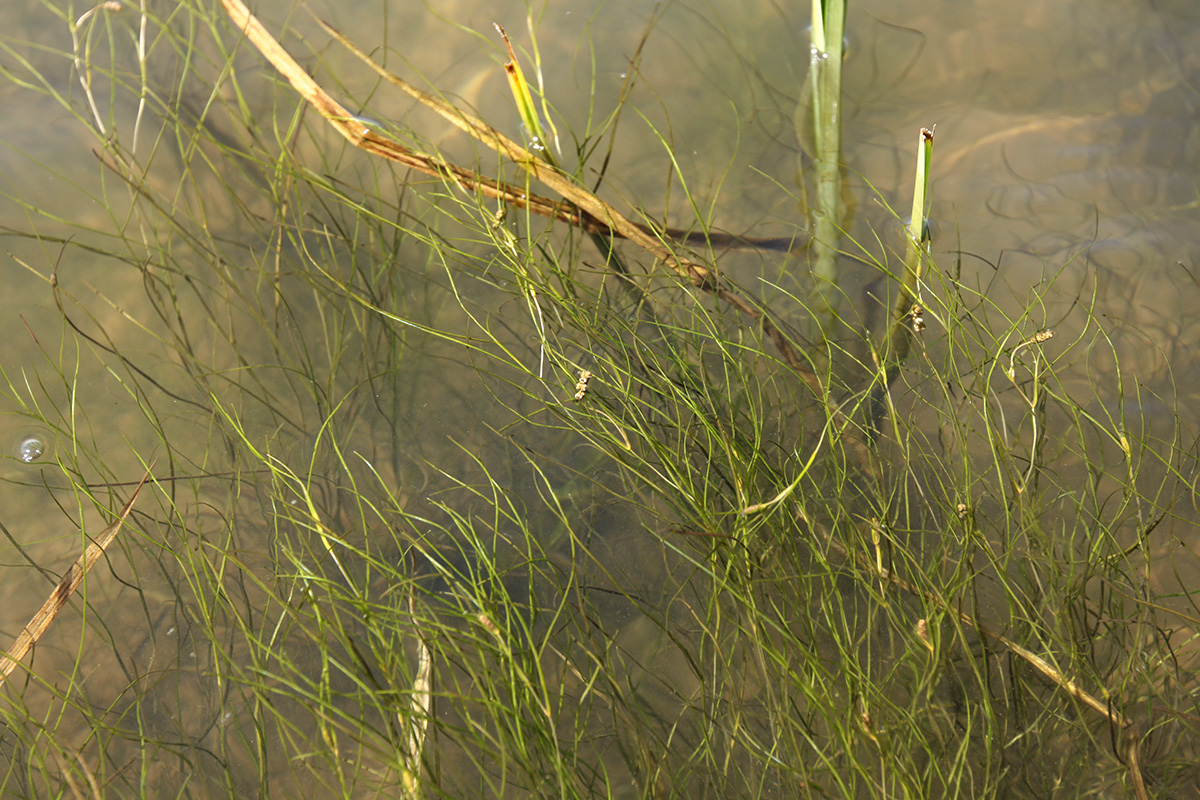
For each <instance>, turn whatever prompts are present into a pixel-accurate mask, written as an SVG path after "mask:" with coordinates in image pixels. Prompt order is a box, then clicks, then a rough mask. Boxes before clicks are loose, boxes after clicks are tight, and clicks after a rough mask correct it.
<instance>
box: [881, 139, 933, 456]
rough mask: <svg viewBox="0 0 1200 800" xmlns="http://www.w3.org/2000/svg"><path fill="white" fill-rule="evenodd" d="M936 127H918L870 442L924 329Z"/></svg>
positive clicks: (884, 415)
mask: <svg viewBox="0 0 1200 800" xmlns="http://www.w3.org/2000/svg"><path fill="white" fill-rule="evenodd" d="M936 130H937V125H934V126H933V127H932V128H921V134H920V140H919V141H918V143H917V170H916V175H915V178H914V179H913V203H912V214H911V215H910V216H909V220H908V227H907V228H906V229H905V231H904V234H905V238H906V239H907V241H908V246H907V247H906V248H905V253H904V273H903V274H902V275H901V276H900V287H899V289H898V291H897V292H896V300H895V302H894V303H893V304H892V318H891V322H890V323H889V325H888V332H887V338H886V340H885V341H884V343H883V358H882V363H881V364H879V367H880V370H881V375H880V379H879V381H878V382H877V383H876V384H875V386H874V388H873V389H872V390H871V397H870V400H869V401H868V403H867V415H868V423H867V425H868V427H867V431H868V434H869V436H870V438H871V440H872V441H874V440H876V439H878V437H879V433H880V426H881V425H882V424H883V420H884V417H886V416H887V412H888V391H889V390H890V389H891V386H892V383H893V382H894V381H895V380H896V378H897V377H898V376H899V375H900V369H901V367H903V365H904V361H905V360H906V359H907V358H908V352H909V350H910V349H911V348H912V340H913V337H914V336H916V335H917V334H918V333H920V332H921V331H922V330H924V328H925V319H924V316H923V314H924V311H923V309H922V308H921V306H920V303H919V300H920V296H921V295H920V284H921V274H922V271H923V270H924V268H925V263H926V262H927V261H928V260H929V225H928V224H927V222H926V210H927V209H928V208H929V196H930V192H929V175H930V166H931V164H932V161H933V132H934V131H936Z"/></svg>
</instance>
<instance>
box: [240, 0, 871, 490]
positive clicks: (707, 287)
mask: <svg viewBox="0 0 1200 800" xmlns="http://www.w3.org/2000/svg"><path fill="white" fill-rule="evenodd" d="M221 4H222V5H223V6H224V8H225V11H226V13H227V14H229V17H230V19H231V20H232V21H233V23H234V25H236V26H237V28H238V30H240V31H242V32H243V33H244V34H245V35H246V38H248V39H249V40H250V42H251V43H252V44H253V45H254V46H255V47H256V48H257V49H258V51H259V52H260V53H262V55H263V57H265V58H266V59H267V61H269V62H271V65H272V66H274V67H275V69H277V70H278V71H279V72H280V74H281V75H283V77H284V78H286V79H287V81H288V82H289V83H290V84H291V85H292V87H293V88H294V89H295V90H296V91H297V92H298V93H299V94H300V96H301V97H302V98H303V99H304V100H305V101H306V102H307V103H308V104H309V105H311V106H312V107H313V108H314V109H316V111H317V113H319V114H320V115H321V116H322V117H324V118H325V120H326V121H327V122H328V123H329V124H330V125H332V126H333V128H334V130H336V131H337V132H338V133H339V134H341V135H342V136H343V137H344V138H345V139H346V140H347V141H349V142H350V143H351V144H353V145H354V146H355V147H358V148H359V149H361V150H365V151H366V152H368V153H372V154H373V155H377V156H380V157H382V158H386V159H389V160H391V161H395V162H397V163H400V164H404V165H405V166H408V167H411V168H413V169H416V170H419V171H421V172H424V173H426V174H429V175H435V176H437V177H439V178H442V179H444V180H450V181H452V182H454V183H455V184H457V185H458V186H459V187H460V188H461V189H463V190H464V191H467V192H473V191H477V192H479V193H480V194H483V195H484V196H486V197H490V198H497V199H500V200H502V201H503V202H506V203H512V204H513V205H515V206H517V207H520V208H526V207H530V205H529V192H528V191H527V190H526V189H524V188H519V187H513V186H510V185H507V184H502V183H500V182H498V181H494V180H491V179H490V178H484V177H482V176H480V175H478V174H477V173H475V172H473V171H471V170H468V169H465V168H463V167H459V166H455V165H453V164H450V163H449V162H447V161H445V160H444V159H442V158H440V157H435V156H431V155H426V154H423V153H417V152H415V151H413V150H410V149H409V148H407V147H404V146H403V145H401V144H399V143H398V142H395V141H393V140H391V139H389V138H387V137H385V136H381V135H379V134H378V133H375V132H374V131H372V130H370V129H368V128H366V127H365V126H364V125H363V124H362V123H361V122H360V121H358V120H357V119H356V118H355V117H354V116H353V115H352V114H351V113H350V112H349V111H348V110H346V108H345V107H344V106H342V105H341V104H340V103H338V102H337V101H336V100H334V99H333V97H331V96H330V95H329V93H328V92H326V91H325V90H324V89H323V88H321V86H320V85H319V84H318V83H317V82H316V81H315V80H313V79H312V77H310V76H309V74H308V73H307V72H305V71H304V70H303V69H302V68H301V67H300V65H299V64H298V63H296V60H295V59H293V58H292V56H291V54H290V53H288V52H287V50H285V49H284V48H283V46H282V45H280V44H279V42H278V41H277V40H276V39H275V37H274V36H272V35H271V34H270V32H269V31H267V29H266V28H265V27H263V25H262V23H261V22H259V21H258V18H257V17H255V16H254V15H253V14H251V13H250V11H249V9H247V8H246V5H245V4H244V3H243V2H242V0H221ZM317 22H318V23H319V24H320V25H321V26H322V27H323V28H324V29H325V30H326V32H328V33H329V35H330V36H332V37H333V38H334V39H336V40H337V41H338V42H339V43H341V45H342V46H343V47H345V48H346V49H347V50H349V51H350V52H351V53H353V54H354V55H355V56H357V57H358V58H359V59H360V60H361V61H363V62H364V63H365V64H367V65H368V66H369V67H370V68H371V69H372V70H374V71H375V73H376V74H377V75H379V76H380V77H381V78H383V79H384V80H386V81H388V82H389V83H391V84H392V85H393V86H396V87H397V88H398V89H400V90H401V91H403V92H405V93H406V94H408V95H409V96H411V97H413V98H414V99H416V100H417V101H418V102H420V103H421V104H422V105H424V106H425V107H427V108H429V109H431V110H433V111H435V112H437V113H438V114H439V115H440V116H442V117H443V118H444V119H446V120H447V121H449V122H450V123H451V124H453V125H454V126H455V127H457V128H459V129H460V130H462V131H464V132H465V133H467V134H468V135H470V136H471V137H472V138H474V139H475V140H477V141H479V142H480V143H482V144H484V145H486V146H488V147H490V148H492V149H493V150H495V151H496V152H497V153H499V154H501V155H503V156H505V157H506V158H508V159H510V160H512V161H513V162H515V163H516V164H519V165H520V166H521V167H523V168H524V169H525V170H526V171H527V172H528V173H529V174H530V176H532V177H534V178H536V179H538V180H539V181H541V182H542V183H544V184H545V185H546V186H548V187H550V188H551V189H552V190H553V191H555V192H556V193H557V194H559V195H560V196H561V197H563V198H564V199H565V200H566V201H567V202H566V203H565V204H560V203H554V202H553V201H547V202H550V205H551V206H552V207H554V208H556V209H559V211H557V212H556V213H555V214H553V215H551V216H554V217H555V218H557V219H562V220H563V221H564V222H570V223H571V224H573V225H578V226H579V227H582V228H583V229H584V230H588V231H596V232H607V233H608V234H609V235H612V236H619V237H622V238H624V239H628V240H629V241H630V242H632V243H634V244H636V245H638V246H639V247H641V248H642V249H644V250H645V251H647V252H648V253H650V254H651V255H653V256H654V257H655V258H657V259H659V260H660V261H662V262H663V263H664V264H666V265H667V267H668V268H670V269H671V270H672V271H673V272H674V273H675V274H676V275H677V276H679V277H680V278H682V279H684V280H686V281H687V282H688V283H689V284H691V286H692V287H693V288H696V289H700V290H702V291H705V292H708V293H709V294H711V295H713V296H715V297H716V298H718V299H720V300H723V301H725V302H726V303H728V304H730V305H732V306H733V307H734V308H736V309H738V310H739V311H740V312H742V313H743V314H744V315H745V316H746V317H748V318H749V319H750V320H751V321H753V322H757V323H758V324H760V325H762V327H763V332H764V333H765V334H766V336H767V337H768V338H769V339H770V340H771V342H772V344H774V345H775V348H776V349H777V350H778V351H779V355H780V357H781V358H782V359H783V360H784V362H785V363H786V364H787V365H788V366H789V367H790V368H791V369H792V370H794V371H795V372H796V374H797V375H799V376H800V378H801V379H802V380H803V381H804V383H805V384H806V385H807V386H808V387H809V389H811V390H812V392H813V394H814V395H815V396H816V397H817V398H819V399H821V401H822V402H823V403H824V404H825V407H826V411H827V413H828V414H829V416H830V419H832V420H833V421H834V422H835V423H837V428H838V434H839V435H840V436H841V437H842V439H843V440H844V441H846V442H847V444H848V446H849V447H850V448H851V449H852V450H853V451H854V452H855V454H856V456H857V457H858V459H859V462H860V463H861V464H862V465H864V469H866V470H867V472H868V474H871V475H874V474H875V472H876V469H875V466H874V461H873V459H872V457H871V454H870V452H869V451H868V450H867V447H866V445H865V443H863V442H862V441H860V440H859V439H857V438H855V437H854V435H853V432H852V431H851V430H850V426H849V421H848V420H847V419H846V417H845V415H844V414H843V413H842V412H841V410H840V409H839V408H838V407H837V403H836V402H835V401H834V399H833V398H831V397H830V396H829V393H828V392H827V391H826V390H825V387H824V386H823V385H822V384H821V380H820V378H819V377H817V375H816V373H814V372H813V371H812V369H811V368H810V367H809V365H808V363H807V362H806V361H805V360H804V359H802V358H801V357H800V355H799V354H798V353H797V352H796V349H795V348H794V347H792V344H791V342H789V341H788V339H787V337H785V336H784V335H783V332H782V331H781V330H780V329H779V328H778V327H777V326H776V325H775V323H774V321H773V320H772V319H771V318H770V316H769V315H768V314H767V313H766V312H765V311H764V310H763V309H762V308H761V307H759V306H758V305H757V304H756V303H753V302H751V301H750V300H747V299H746V298H745V297H743V296H742V295H740V294H738V293H737V292H735V291H733V290H732V289H730V288H728V287H726V286H725V285H724V284H723V283H722V282H721V281H720V279H719V278H718V276H717V275H716V273H715V272H714V271H713V270H712V269H710V268H709V267H707V266H705V265H703V264H699V263H697V262H695V261H692V260H690V259H688V258H685V257H683V256H680V255H679V254H677V253H676V252H674V250H672V249H671V248H670V247H668V245H667V243H666V242H665V241H664V239H663V238H662V236H661V235H660V234H658V233H656V232H654V231H649V230H647V229H646V228H645V227H644V226H641V225H637V224H635V223H633V222H631V221H630V220H629V219H627V218H626V217H625V216H624V215H622V214H621V213H620V212H619V211H617V210H616V209H615V208H613V207H612V206H610V205H609V204H608V203H605V202H604V201H603V200H601V199H600V198H598V197H597V196H596V195H595V194H593V193H592V192H590V191H588V190H587V189H584V188H582V187H580V186H578V185H576V184H575V183H574V182H572V181H571V180H570V179H569V178H568V177H567V176H566V175H564V174H563V173H562V172H560V171H559V170H557V169H555V168H554V167H552V166H551V165H549V164H547V163H546V162H545V161H543V160H541V159H539V158H537V157H536V156H534V155H533V154H532V153H530V152H529V151H528V150H526V149H525V148H524V147H522V146H521V145H519V144H517V143H516V142H515V141H513V140H512V139H509V138H508V137H507V136H505V135H504V134H502V133H500V132H499V131H497V130H496V129H495V128H493V127H492V126H490V125H488V124H487V123H486V122H484V121H483V120H480V119H478V118H477V117H474V116H472V115H470V114H468V113H466V112H464V111H462V110H461V109H459V108H457V107H455V106H453V105H451V104H450V103H448V102H446V101H445V100H443V99H441V98H440V97H437V96H436V95H432V94H430V93H429V92H425V91H422V90H421V89H418V88H417V87H415V86H413V85H412V84H410V83H408V82H407V81H405V80H404V79H403V78H400V77H399V76H397V75H394V74H392V73H391V72H388V71H387V70H386V69H384V68H383V66H381V65H380V64H378V63H377V62H376V61H375V60H374V59H372V58H371V57H370V56H368V55H367V54H366V53H364V52H363V51H362V50H360V49H359V48H358V47H357V46H355V45H354V44H353V43H352V42H351V41H350V40H348V39H347V38H346V37H344V36H343V35H342V34H341V33H340V32H338V31H337V30H336V29H334V28H333V27H332V26H330V25H329V24H328V23H326V22H324V21H323V20H320V19H317Z"/></svg>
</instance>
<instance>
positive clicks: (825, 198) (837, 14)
mask: <svg viewBox="0 0 1200 800" xmlns="http://www.w3.org/2000/svg"><path fill="white" fill-rule="evenodd" d="M845 22H846V0H813V7H812V62H811V68H810V70H809V80H810V81H811V92H812V124H813V125H814V126H815V129H814V137H813V144H814V151H815V152H814V157H815V159H816V174H817V190H816V196H817V204H816V209H815V213H814V215H813V217H814V220H813V222H814V228H815V233H814V236H813V254H814V260H813V268H812V272H813V281H814V285H813V290H812V301H813V310H814V311H813V313H814V315H815V316H816V319H817V324H818V326H819V327H820V330H821V332H822V334H823V335H824V334H828V333H829V331H830V329H831V327H832V325H833V322H834V320H835V319H836V318H837V315H838V305H839V293H838V291H837V283H838V250H839V244H840V242H841V238H842V218H843V210H844V206H843V204H842V113H841V102H842V42H843V36H844V31H845V27H846V25H845ZM801 135H803V134H801Z"/></svg>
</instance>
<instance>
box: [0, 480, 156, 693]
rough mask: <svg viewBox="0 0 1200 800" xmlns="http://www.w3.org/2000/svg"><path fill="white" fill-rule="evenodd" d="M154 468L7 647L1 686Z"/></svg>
mask: <svg viewBox="0 0 1200 800" xmlns="http://www.w3.org/2000/svg"><path fill="white" fill-rule="evenodd" d="M153 469H154V463H153V462H152V463H151V464H150V467H149V468H148V469H147V470H146V474H145V475H143V476H142V479H141V480H140V481H138V485H137V486H136V487H135V488H134V490H133V494H132V495H130V497H129V500H128V501H127V502H126V503H125V505H124V506H123V507H122V508H121V511H120V513H118V514H117V518H116V519H115V520H113V521H112V523H111V524H110V525H109V526H108V527H107V528H105V529H104V530H103V531H101V532H100V535H99V536H97V537H96V539H95V541H93V542H92V543H91V544H89V545H88V546H87V547H86V548H84V551H83V553H81V554H80V556H79V558H77V559H75V563H74V564H72V565H71V568H70V569H68V570H67V574H66V575H63V577H62V580H60V581H59V582H58V585H57V586H55V587H54V591H52V592H51V593H50V596H49V597H48V598H46V602H45V603H43V604H42V607H41V608H40V609H38V611H37V613H36V614H34V615H33V618H32V619H30V620H29V624H28V625H26V626H25V629H24V630H23V631H21V633H20V635H19V636H17V638H16V641H14V642H13V644H12V647H10V648H9V649H8V652H7V653H2V654H0V661H2V662H3V663H2V664H0V686H2V685H3V684H4V682H5V681H6V680H8V676H9V675H11V674H12V671H13V670H14V669H16V668H17V665H18V664H19V663H21V660H22V659H23V658H25V655H26V654H27V653H28V652H29V651H30V649H32V647H33V646H34V645H35V644H37V642H38V640H39V639H41V638H42V635H43V634H44V633H45V632H46V631H47V630H48V629H49V628H50V623H52V622H54V618H55V617H57V616H58V614H59V612H60V611H62V609H63V606H65V605H66V604H67V601H68V600H70V599H71V595H73V594H74V593H75V590H76V589H78V588H79V585H80V584H81V583H83V579H84V578H85V577H87V574H88V572H89V571H91V569H92V567H93V566H95V564H96V562H97V561H99V560H100V556H102V555H103V554H104V551H105V550H106V549H107V548H108V546H109V545H110V544H112V541H113V539H115V538H116V537H117V533H118V532H119V531H120V530H121V526H123V525H124V524H125V520H126V519H127V518H128V517H129V514H130V512H132V511H133V504H134V503H135V502H137V499H138V494H140V493H141V491H142V487H143V486H145V485H146V481H148V480H149V479H150V473H151V471H152V470H153Z"/></svg>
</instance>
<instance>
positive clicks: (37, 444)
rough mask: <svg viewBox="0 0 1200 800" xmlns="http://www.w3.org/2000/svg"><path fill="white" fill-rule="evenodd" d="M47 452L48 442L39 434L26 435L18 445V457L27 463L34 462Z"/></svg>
mask: <svg viewBox="0 0 1200 800" xmlns="http://www.w3.org/2000/svg"><path fill="white" fill-rule="evenodd" d="M45 452H46V443H45V442H43V441H42V440H41V439H40V438H39V437H37V436H26V437H25V438H24V439H22V440H21V441H20V443H19V444H18V445H17V458H19V459H21V460H22V461H24V462H25V463H26V464H32V463H33V462H34V461H37V460H38V459H39V458H41V457H42V456H43V455H44V454H45Z"/></svg>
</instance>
